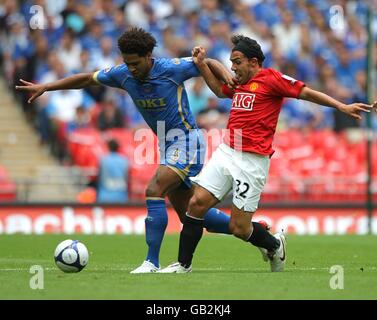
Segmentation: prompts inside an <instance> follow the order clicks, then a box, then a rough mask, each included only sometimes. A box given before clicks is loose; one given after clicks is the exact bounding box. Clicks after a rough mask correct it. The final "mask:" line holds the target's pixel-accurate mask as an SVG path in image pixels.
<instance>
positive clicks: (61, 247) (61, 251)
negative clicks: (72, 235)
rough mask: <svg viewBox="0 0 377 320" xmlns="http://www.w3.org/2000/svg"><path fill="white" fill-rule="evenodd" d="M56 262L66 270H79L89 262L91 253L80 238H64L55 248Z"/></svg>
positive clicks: (61, 268)
mask: <svg viewBox="0 0 377 320" xmlns="http://www.w3.org/2000/svg"><path fill="white" fill-rule="evenodd" d="M54 257H55V263H56V265H57V266H58V268H59V269H60V270H62V271H64V272H79V271H81V270H82V269H84V267H85V266H86V265H87V264H88V260H89V253H88V249H87V248H86V247H85V245H84V244H83V243H81V242H80V241H78V240H71V239H68V240H64V241H62V242H60V243H59V244H58V246H57V247H56V249H55V255H54Z"/></svg>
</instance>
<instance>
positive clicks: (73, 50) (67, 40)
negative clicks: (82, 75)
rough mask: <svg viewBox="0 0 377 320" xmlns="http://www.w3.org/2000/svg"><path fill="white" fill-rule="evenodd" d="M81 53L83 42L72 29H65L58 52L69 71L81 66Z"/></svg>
mask: <svg viewBox="0 0 377 320" xmlns="http://www.w3.org/2000/svg"><path fill="white" fill-rule="evenodd" d="M80 53H81V44H80V43H79V42H78V40H77V39H76V38H75V35H74V32H73V31H72V30H67V31H65V32H64V35H63V38H62V40H61V45H60V47H59V48H58V51H57V54H58V57H59V60H60V61H61V63H63V64H64V67H65V69H66V70H67V71H68V72H70V71H71V72H73V71H75V70H78V69H79V68H80Z"/></svg>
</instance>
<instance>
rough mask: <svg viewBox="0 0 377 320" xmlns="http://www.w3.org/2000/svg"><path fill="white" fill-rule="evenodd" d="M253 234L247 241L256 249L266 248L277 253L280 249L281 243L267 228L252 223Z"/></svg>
mask: <svg viewBox="0 0 377 320" xmlns="http://www.w3.org/2000/svg"><path fill="white" fill-rule="evenodd" d="M252 224H253V232H252V233H251V236H250V238H249V239H248V240H247V241H248V242H250V243H251V244H253V245H254V246H256V247H260V248H265V249H267V250H268V251H275V250H276V249H277V248H279V246H280V243H279V240H277V239H276V238H275V237H274V236H273V235H272V234H271V233H269V232H268V231H267V230H266V228H265V227H264V226H263V225H262V224H260V223H258V222H252Z"/></svg>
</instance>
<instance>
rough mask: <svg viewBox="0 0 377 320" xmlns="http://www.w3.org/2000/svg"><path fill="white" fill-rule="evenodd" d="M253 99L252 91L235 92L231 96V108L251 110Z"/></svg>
mask: <svg viewBox="0 0 377 320" xmlns="http://www.w3.org/2000/svg"><path fill="white" fill-rule="evenodd" d="M254 100H255V94H254V93H244V92H237V93H235V94H234V96H233V100H232V108H234V109H242V110H247V111H251V110H253V105H254Z"/></svg>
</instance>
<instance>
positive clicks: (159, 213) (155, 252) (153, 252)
mask: <svg viewBox="0 0 377 320" xmlns="http://www.w3.org/2000/svg"><path fill="white" fill-rule="evenodd" d="M147 209H148V216H147V217H146V218H145V238H146V242H147V245H148V255H147V259H146V260H147V261H150V262H152V263H153V264H154V265H155V266H156V267H159V266H160V263H159V255H160V248H161V243H162V239H163V238H164V234H165V229H166V226H167V225H168V214H167V211H166V205H165V199H158V200H147Z"/></svg>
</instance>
